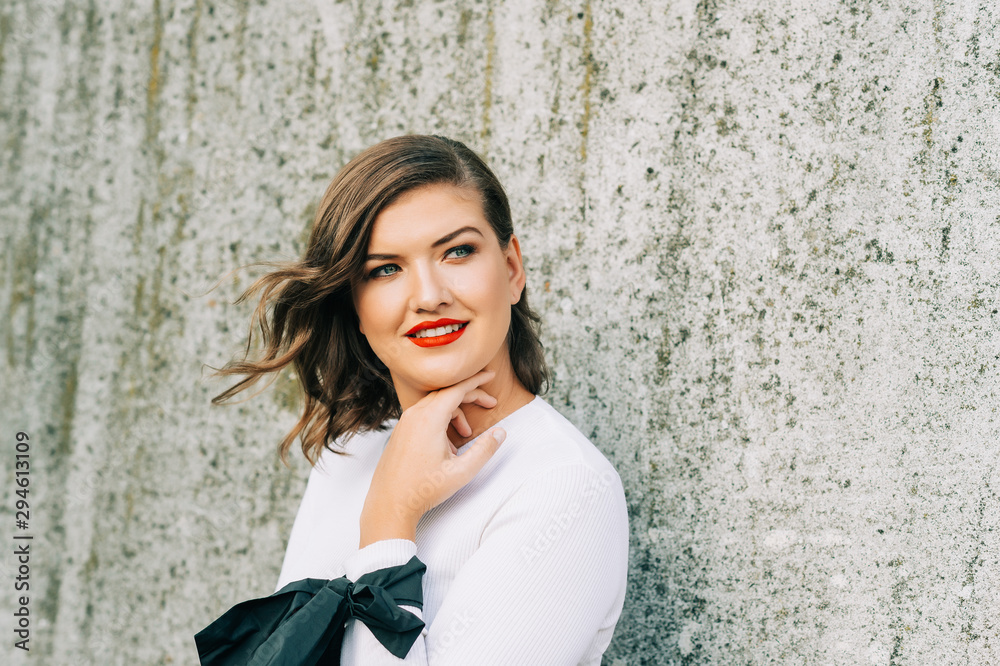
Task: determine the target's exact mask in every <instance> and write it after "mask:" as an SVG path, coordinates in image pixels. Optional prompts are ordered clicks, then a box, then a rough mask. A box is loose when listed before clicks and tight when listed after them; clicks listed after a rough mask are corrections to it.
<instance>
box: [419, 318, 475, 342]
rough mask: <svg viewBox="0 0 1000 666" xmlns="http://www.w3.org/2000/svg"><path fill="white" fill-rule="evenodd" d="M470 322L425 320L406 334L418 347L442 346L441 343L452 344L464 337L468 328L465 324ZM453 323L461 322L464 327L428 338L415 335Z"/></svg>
mask: <svg viewBox="0 0 1000 666" xmlns="http://www.w3.org/2000/svg"><path fill="white" fill-rule="evenodd" d="M468 323H469V322H467V321H459V320H457V319H438V320H437V321H424V322H421V323H419V324H417V325H416V326H414V327H413V328H411V329H410V330H409V331H407V332H406V336H407V337H408V338H409V339H410V340H411V341H412V342H413V344H415V345H417V346H418V347H440V346H441V345H447V344H450V343H452V342H454V341H455V340H458V339H459V338H460V337H462V333H464V332H465V329H466V328H467V327H466V326H465V324H468ZM452 324H461V325H462V328H460V329H458V330H457V331H452V332H451V333H445V334H444V335H437V336H433V337H426V338H415V337H413V336H414V335H415V334H416V333H418V332H420V331H423V330H426V329H428V328H438V327H439V326H450V325H452Z"/></svg>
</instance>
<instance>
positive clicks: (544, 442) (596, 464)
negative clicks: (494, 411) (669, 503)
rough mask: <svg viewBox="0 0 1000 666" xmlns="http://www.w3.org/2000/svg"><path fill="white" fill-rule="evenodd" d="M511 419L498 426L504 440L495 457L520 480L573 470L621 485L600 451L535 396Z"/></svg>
mask: <svg viewBox="0 0 1000 666" xmlns="http://www.w3.org/2000/svg"><path fill="white" fill-rule="evenodd" d="M511 417H515V418H511ZM511 417H508V419H504V421H502V422H501V424H500V425H501V426H502V427H503V428H504V429H505V430H507V440H506V441H505V442H504V444H503V445H502V446H501V447H500V450H499V451H498V452H497V456H496V457H497V458H498V461H497V462H498V463H501V464H502V465H503V466H504V467H506V468H508V469H511V470H516V471H517V472H518V473H519V474H520V476H521V478H522V479H524V480H526V481H527V480H529V479H532V478H542V477H546V476H550V475H552V474H554V473H556V474H557V473H558V472H559V471H560V470H563V471H564V472H568V471H573V470H575V473H576V474H580V475H583V476H590V477H594V478H605V479H607V480H608V481H609V482H613V483H614V484H616V485H618V486H619V487H620V486H621V481H620V479H619V478H618V473H617V472H616V471H615V468H614V467H613V466H612V465H611V463H610V462H609V461H608V459H607V458H606V457H605V456H604V454H603V453H602V452H601V451H600V449H598V448H597V447H596V446H595V445H594V443H593V442H591V441H590V439H588V438H587V437H586V436H585V435H584V434H583V433H582V432H580V430H579V429H578V428H577V427H576V426H575V425H573V424H572V423H571V422H570V421H569V420H568V419H567V418H566V417H565V416H563V415H562V414H561V413H559V411H558V410H556V409H555V408H554V407H553V406H552V405H550V404H549V403H548V402H546V401H545V400H544V399H542V398H541V397H538V396H536V397H535V399H534V400H533V401H532V402H530V403H529V404H528V405H526V406H525V407H523V408H522V409H521V410H518V412H515V413H514V414H513V415H511Z"/></svg>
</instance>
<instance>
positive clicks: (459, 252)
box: [446, 245, 476, 259]
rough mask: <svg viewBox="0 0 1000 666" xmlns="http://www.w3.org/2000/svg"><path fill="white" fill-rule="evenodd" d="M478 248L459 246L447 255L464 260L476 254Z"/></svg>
mask: <svg viewBox="0 0 1000 666" xmlns="http://www.w3.org/2000/svg"><path fill="white" fill-rule="evenodd" d="M475 252H476V248H475V247H474V246H472V245H459V246H458V247H453V248H451V249H450V250H448V252H447V253H446V254H455V255H456V258H457V259H464V258H465V257H468V256H470V255H472V254H475Z"/></svg>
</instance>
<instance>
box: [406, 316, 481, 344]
mask: <svg viewBox="0 0 1000 666" xmlns="http://www.w3.org/2000/svg"><path fill="white" fill-rule="evenodd" d="M468 324H469V322H465V323H463V324H448V325H446V326H438V327H435V328H424V329H421V330H419V331H417V332H416V333H412V334H408V335H407V336H406V337H408V338H409V339H410V340H411V341H413V344H415V345H417V346H418V347H439V346H441V345H447V344H450V343H452V342H454V341H455V340H458V339H459V338H460V337H462V333H464V332H465V328H466V326H468Z"/></svg>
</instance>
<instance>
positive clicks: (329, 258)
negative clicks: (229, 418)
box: [212, 135, 549, 464]
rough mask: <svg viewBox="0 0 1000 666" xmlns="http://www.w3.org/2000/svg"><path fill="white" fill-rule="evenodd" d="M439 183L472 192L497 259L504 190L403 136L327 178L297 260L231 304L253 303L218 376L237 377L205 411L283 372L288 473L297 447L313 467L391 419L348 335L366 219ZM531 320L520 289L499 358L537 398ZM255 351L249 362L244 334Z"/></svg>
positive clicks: (506, 210) (463, 160) (434, 139)
mask: <svg viewBox="0 0 1000 666" xmlns="http://www.w3.org/2000/svg"><path fill="white" fill-rule="evenodd" d="M439 183H446V184H452V185H456V186H458V187H462V188H466V189H469V190H474V191H476V192H478V193H479V197H480V201H481V203H482V206H483V213H484V216H485V218H486V220H487V221H488V222H489V224H490V226H491V227H492V228H493V232H494V233H495V234H496V237H497V240H498V241H499V243H500V247H501V249H503V250H506V249H507V245H508V243H509V241H510V237H511V234H512V233H513V231H514V229H513V223H512V221H511V214H510V204H509V203H508V201H507V195H506V193H505V192H504V189H503V186H502V185H501V184H500V181H499V180H498V179H497V177H496V175H494V173H493V172H492V171H491V170H490V168H489V167H488V166H487V165H486V163H485V162H484V161H483V160H482V159H481V158H480V157H479V156H478V155H476V153H474V152H473V151H472V150H470V149H469V148H468V147H466V146H465V145H464V144H463V143H461V142H459V141H455V140H453V139H447V138H444V137H440V136H421V135H413V136H401V137H396V138H393V139H388V140H386V141H383V142H381V143H379V144H376V145H374V146H372V147H370V148H368V149H367V150H365V151H363V152H362V153H361V154H359V155H358V156H357V157H355V158H354V159H352V160H351V161H350V162H349V163H348V164H347V166H345V167H344V168H343V169H342V170H341V171H340V173H338V174H337V175H336V177H335V178H334V179H333V181H332V182H331V183H330V185H329V187H327V189H326V193H325V194H324V195H323V200H322V202H321V203H320V206H319V209H318V210H317V212H316V218H315V220H314V222H313V228H312V233H311V235H310V238H309V245H308V247H307V248H306V250H305V255H304V256H303V257H302V259H301V261H298V262H294V263H290V264H286V265H282V266H278V267H277V268H276V269H275V270H273V271H272V272H270V273H268V274H266V275H264V276H263V277H261V278H259V279H258V280H257V281H255V282H254V283H253V284H252V285H251V286H250V287H249V288H248V289H247V290H246V291H244V292H243V294H242V295H241V296H240V297H239V299H237V301H236V302H237V303H241V302H243V301H245V300H247V299H250V298H252V297H254V296H255V295H258V294H259V295H260V301H259V302H258V304H257V307H256V309H255V311H254V315H253V318H252V320H251V324H250V332H249V334H248V335H247V346H246V350H245V352H244V355H243V358H242V359H241V360H234V361H232V362H230V363H229V364H227V365H226V366H225V367H223V368H221V369H219V370H217V371H216V374H217V375H245V377H244V378H243V379H242V380H241V381H239V382H238V383H237V384H235V385H234V386H232V387H230V388H229V389H227V390H226V391H223V392H222V393H220V394H219V395H217V396H216V397H215V398H213V399H212V402H213V403H215V404H221V403H224V402H226V401H228V400H229V399H230V398H232V397H233V396H235V395H236V394H238V393H239V392H241V391H243V390H244V389H247V388H249V387H250V386H252V385H253V384H255V383H256V382H257V381H258V380H260V379H261V378H262V377H263V376H265V375H269V374H271V373H276V372H278V371H280V370H281V369H282V368H284V367H285V366H287V365H289V364H292V365H293V366H294V368H295V374H296V376H297V378H298V381H299V384H300V385H301V387H302V391H303V393H304V395H305V405H304V407H303V411H302V415H301V417H300V418H299V421H298V423H296V424H295V426H294V427H293V428H292V429H291V431H289V432H288V434H286V435H285V437H284V439H282V440H281V444H280V445H279V447H278V451H279V453H280V455H281V459H282V461H286V462H287V455H288V450H289V449H290V448H291V446H292V443H293V442H294V441H295V438H296V437H300V438H301V440H302V452H303V453H304V454H305V456H306V459H307V460H309V462H310V463H311V464H316V461H317V460H318V459H319V456H320V453H322V450H323V448H324V447H325V448H328V449H330V450H331V451H333V452H335V453H342V451H339V450H338V449H337V448H335V447H333V446H331V445H332V443H333V442H335V441H337V440H338V439H340V438H341V437H344V436H346V437H350V436H352V435H354V434H355V433H358V432H364V431H370V430H381V429H383V428H384V426H383V424H384V422H385V421H386V420H388V419H392V418H398V417H399V415H400V406H399V400H398V398H397V397H396V391H395V388H394V387H393V384H392V379H391V377H390V375H389V370H388V368H387V367H386V366H385V365H384V364H383V363H382V362H381V361H380V360H379V358H378V357H377V356H376V355H375V353H374V352H373V351H372V349H371V347H370V346H369V345H368V341H367V339H366V338H365V337H364V336H363V335H362V334H361V332H360V331H359V330H358V316H357V313H356V312H355V311H354V303H353V300H352V297H351V285H352V284H357V282H358V281H360V279H361V276H362V275H363V272H364V265H365V257H366V254H367V250H368V241H369V238H370V237H371V231H372V227H373V226H374V224H375V218H376V217H378V215H379V213H380V212H382V210H384V209H385V208H386V207H388V206H390V205H391V204H392V203H393V202H394V201H396V200H397V199H398V198H399V197H400V196H401V195H403V194H405V193H406V192H409V191H411V190H414V189H417V188H420V187H424V186H427V185H433V184H439ZM539 323H540V318H539V316H538V315H537V314H536V313H535V312H534V311H533V310H532V309H531V308H530V307H529V306H528V294H527V287H525V289H524V291H523V292H522V293H521V299H520V300H519V301H518V302H517V303H516V304H514V305H512V306H511V321H510V328H509V330H508V331H507V348H508V351H509V352H510V360H511V364H512V365H513V368H514V373H515V374H516V375H517V378H518V379H519V380H520V381H521V383H522V384H523V385H524V387H525V388H526V389H528V390H529V391H531V392H532V393H535V394H541V393H544V391H545V390H546V389H547V388H548V382H549V371H548V368H547V366H546V364H545V357H544V355H543V352H542V345H541V342H540V341H539V338H538V325H539ZM254 324H256V328H259V329H260V333H261V346H262V350H261V351H260V354H259V355H258V356H257V358H255V359H251V358H250V356H251V354H250V349H251V346H252V344H253V338H254V329H255V326H254Z"/></svg>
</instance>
